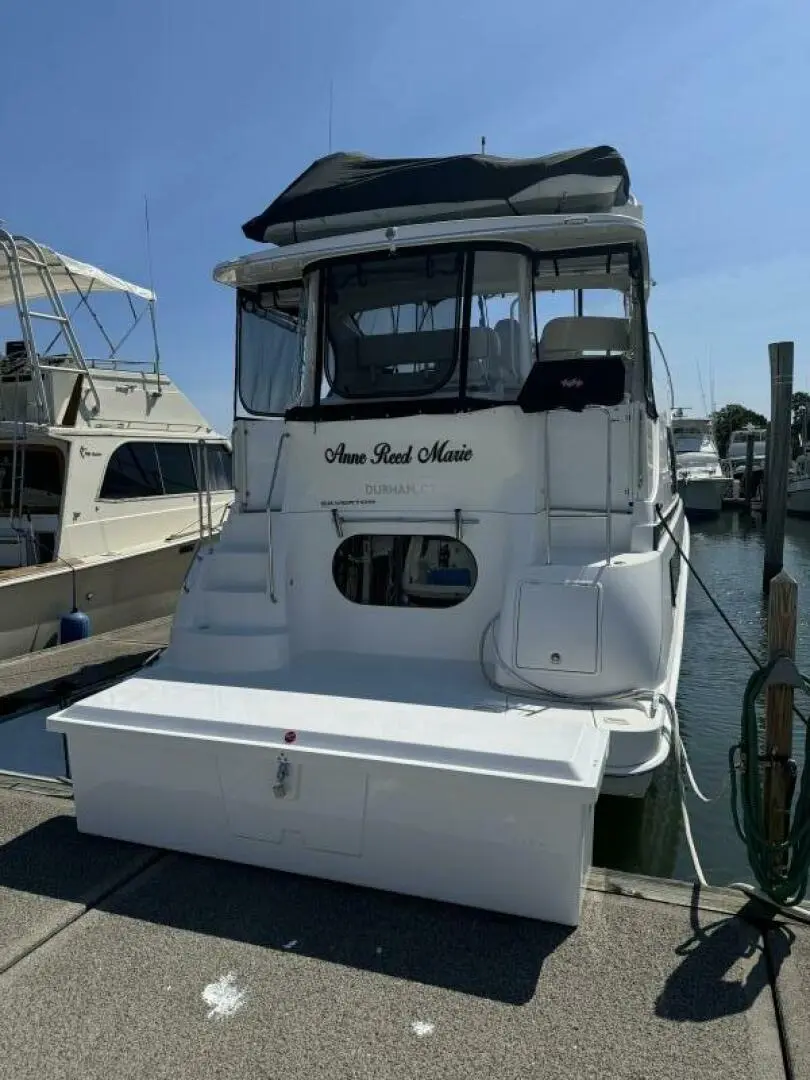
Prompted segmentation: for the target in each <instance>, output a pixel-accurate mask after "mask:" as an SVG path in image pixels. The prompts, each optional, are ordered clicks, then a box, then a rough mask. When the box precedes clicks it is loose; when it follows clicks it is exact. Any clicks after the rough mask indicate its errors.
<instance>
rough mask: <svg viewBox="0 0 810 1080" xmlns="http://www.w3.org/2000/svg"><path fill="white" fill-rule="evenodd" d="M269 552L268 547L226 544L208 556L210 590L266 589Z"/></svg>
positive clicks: (206, 582)
mask: <svg viewBox="0 0 810 1080" xmlns="http://www.w3.org/2000/svg"><path fill="white" fill-rule="evenodd" d="M269 566H270V555H269V552H268V550H267V546H266V545H265V547H264V548H263V549H262V548H255V547H247V546H238V547H237V546H223V545H220V546H219V548H218V549H217V551H216V552H215V553H214V554H213V555H212V556H209V558H208V559H207V565H206V571H205V586H206V588H209V589H234V590H241V589H251V590H253V591H254V592H263V591H264V592H266V591H267V575H268V572H269Z"/></svg>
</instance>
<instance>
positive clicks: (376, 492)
mask: <svg viewBox="0 0 810 1080" xmlns="http://www.w3.org/2000/svg"><path fill="white" fill-rule="evenodd" d="M245 233H246V235H247V236H248V237H249V238H251V239H254V240H259V241H262V242H265V243H267V244H273V245H275V246H273V247H265V248H263V249H261V250H259V251H257V252H256V253H255V254H251V255H248V256H245V257H242V258H238V259H235V260H233V261H231V262H228V263H224V264H222V265H220V266H218V267H217V269H216V271H215V277H216V279H217V280H218V281H219V282H222V283H224V284H225V285H228V286H231V287H232V288H233V289H234V290H235V303H236V311H237V342H236V357H237V360H236V368H237V373H236V380H237V387H238V406H237V412H236V417H235V426H234V455H235V484H236V490H237V503H236V506H235V509H234V512H233V513H232V514H231V515H230V517H229V519H228V521H227V522H226V524H225V527H224V529H223V533H222V537H221V540H220V543H219V544H218V545H216V546H214V547H211V548H207V547H203V548H202V549H201V551H200V553H199V557H198V559H197V560H196V561H195V564H194V567H193V570H192V573H191V574H190V576H189V580H188V583H187V591H186V592H184V594H183V597H182V600H181V602H180V604H179V606H178V610H177V616H176V619H175V623H174V628H173V633H172V640H171V644H170V646H169V648H168V649H167V651H166V652H165V654H164V655H163V656H162V657H161V658H160V659H159V660H158V661H157V662H156V663H154V664H153V665H152V666H151V667H149V668H148V669H146V670H143V671H142V672H140V673H139V674H138V675H137V676H136V677H133V678H130V679H128V680H126V681H124V682H122V683H120V684H119V685H117V686H115V687H113V688H111V689H107V690H104V691H102V692H100V693H98V694H96V695H94V696H92V697H89V698H87V699H85V700H83V701H81V702H79V703H76V704H73V705H71V706H70V707H68V708H67V709H65V710H63V711H61V712H59V713H57V714H56V715H54V716H52V717H51V718H50V719H49V720H48V727H49V729H50V730H53V731H60V732H63V733H64V734H65V735H66V737H67V743H68V748H69V755H70V761H71V766H72V771H73V783H74V795H75V800H76V811H77V820H78V826H79V828H80V829H81V830H83V831H85V832H90V833H99V834H103V835H106V836H115V837H119V838H122V839H127V840H133V841H137V842H142V843H146V844H154V845H157V846H162V847H168V848H175V849H178V850H182V851H190V852H197V853H199V854H203V855H209V856H214V857H219V858H225V859H233V860H237V861H244V862H247V863H254V864H257V865H261V866H266V867H273V868H276V869H279V870H287V871H294V872H298V873H304V874H311V875H316V876H320V877H325V878H334V879H338V880H342V881H348V882H354V883H356V884H359V885H368V886H374V887H378V888H383V889H390V890H395V891H400V892H404V893H411V894H415V895H420V896H426V897H433V898H436V899H440V900H448V901H454V902H458V903H463V904H471V905H474V906H480V907H484V908H490V909H494V910H499V911H504V912H510V913H514V914H520V915H526V916H529V917H535V918H542V919H549V920H553V921H557V922H562V923H567V924H569V925H573V924H575V923H576V922H577V920H578V918H579V910H580V901H581V895H582V888H583V882H584V875H585V874H586V872H587V869H588V865H589V862H590V857H591V844H592V828H593V813H594V805H595V802H596V799H597V797H598V795H599V794H600V793H603V792H609V793H615V794H622V795H641V794H643V793H644V791H645V790H646V789H647V787H648V785H649V784H650V782H651V780H652V778H653V777H654V775H655V773H656V771H657V770H658V769H659V768H660V767H661V765H662V763H663V762H664V761H665V759H666V757H667V755H668V754H669V752H670V746H671V743H672V739H673V731H672V720H671V712H670V705H671V702H672V701H673V700H674V698H675V694H676V690H677V685H678V675H679V670H680V662H681V646H682V642H683V632H684V611H685V600H686V583H687V577H688V575H687V573H686V571H685V569H682V556H681V553H680V552H681V550H682V551H683V552H684V553H686V554H688V550H689V529H688V525H687V523H686V520H685V515H684V512H683V503H682V500H681V498H680V496H679V495H678V493H677V491H676V489H675V477H674V473H673V469H672V461H671V458H670V454H669V448H670V437H671V436H670V431H669V418H668V415H667V414H665V413H662V412H661V411H660V409H659V405H658V403H657V402H656V400H655V394H654V390H653V380H652V373H651V356H650V340H649V333H648V329H647V297H648V292H649V285H650V271H649V263H648V252H647V239H646V232H645V227H644V223H643V215H642V210H641V207H640V206H639V204H638V203H637V202H636V201H635V199H634V198H633V196H632V195H631V193H630V182H629V176H628V172H627V168H626V165H625V163H624V161H623V159H622V158H621V156H620V155H619V154H618V153H617V152H616V151H615V150H613V149H612V148H610V147H597V148H593V149H589V150H583V151H575V152H570V153H563V154H557V155H552V156H550V157H546V158H537V159H528V160H521V161H506V160H503V159H494V158H489V157H485V156H477V155H476V156H474V157H456V158H433V159H404V160H393V161H388V160H382V161H381V160H375V159H370V158H365V157H362V156H360V155H346V154H335V155H331V156H330V157H327V158H324V159H322V160H320V161H317V162H315V163H314V164H313V165H312V166H311V167H310V168H309V169H308V170H307V171H306V172H305V173H304V174H303V175H302V176H301V177H300V178H299V179H298V180H297V181H296V182H294V183H293V184H292V185H291V186H290V187H289V188H287V189H286V191H285V192H284V193H283V194H282V195H280V196H279V197H278V198H277V199H276V200H275V202H273V203H272V204H271V205H270V206H269V207H268V209H267V210H266V211H265V212H264V213H263V214H261V215H259V217H258V218H256V219H253V220H252V221H251V222H249V223H248V224H247V225H246V226H245Z"/></svg>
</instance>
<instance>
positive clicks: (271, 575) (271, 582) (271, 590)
mask: <svg viewBox="0 0 810 1080" xmlns="http://www.w3.org/2000/svg"><path fill="white" fill-rule="evenodd" d="M289 435H290V433H289V431H282V433H281V436H280V437H279V440H278V448H277V449H276V460H275V463H274V465H273V474H272V476H271V477H270V490H269V491H268V492H267V502H266V504H265V513H266V514H267V593H268V596H269V597H270V603H271V604H277V603H278V597H277V596H276V582H275V560H274V558H273V506H272V505H271V503H272V501H273V494H274V492H275V489H276V479H277V478H278V471H279V466H280V465H281V451H282V448H283V446H284V440H285V439H287V438H289Z"/></svg>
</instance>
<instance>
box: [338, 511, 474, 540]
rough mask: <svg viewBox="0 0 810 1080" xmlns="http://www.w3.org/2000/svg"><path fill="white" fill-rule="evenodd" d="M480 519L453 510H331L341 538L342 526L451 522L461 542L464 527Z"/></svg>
mask: <svg viewBox="0 0 810 1080" xmlns="http://www.w3.org/2000/svg"><path fill="white" fill-rule="evenodd" d="M479 521H480V518H477V517H470V516H469V515H468V516H466V517H465V515H464V514H463V513H462V511H461V510H454V511H453V512H452V514H448V513H447V512H445V511H441V510H437V511H436V513H435V514H430V515H426V514H398V513H396V512H392V513H390V514H386V513H385V511H379V510H377V511H373V512H371V513H368V514H364V513H362V512H360V513H355V514H341V513H340V511H339V510H337V509H335V508H334V507H333V508H332V523H333V524H334V526H335V532H336V533H337V535H338V536H339V537H342V536H343V526H344V525H362V524H365V523H366V522H369V523H371V522H377V523H380V522H382V523H385V522H391V523H392V524H396V525H434V524H435V525H441V524H442V523H443V522H452V524H453V527H454V529H455V532H456V540H461V538H462V536H463V533H464V526H465V525H477V524H478V523H479Z"/></svg>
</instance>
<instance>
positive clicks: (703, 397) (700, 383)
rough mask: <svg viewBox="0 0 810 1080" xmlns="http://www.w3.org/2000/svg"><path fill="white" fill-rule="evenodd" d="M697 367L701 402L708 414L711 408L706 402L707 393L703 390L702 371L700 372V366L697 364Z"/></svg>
mask: <svg viewBox="0 0 810 1080" xmlns="http://www.w3.org/2000/svg"><path fill="white" fill-rule="evenodd" d="M695 366H696V367H697V376H698V383H699V385H700V400H701V402H702V404H703V411H704V412H705V413H708V411H709V406H708V404H707V402H706V391H705V390H704V389H703V375H702V374H701V371H700V364H699V363H696V365H695Z"/></svg>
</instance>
